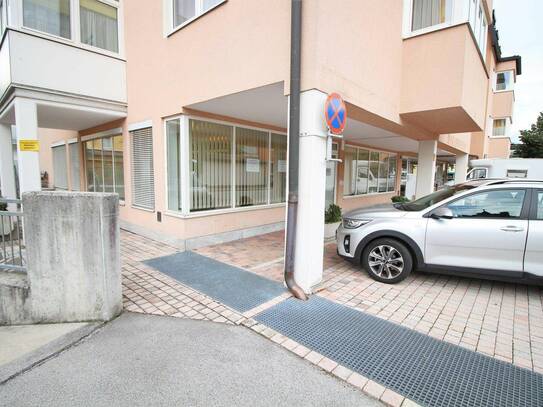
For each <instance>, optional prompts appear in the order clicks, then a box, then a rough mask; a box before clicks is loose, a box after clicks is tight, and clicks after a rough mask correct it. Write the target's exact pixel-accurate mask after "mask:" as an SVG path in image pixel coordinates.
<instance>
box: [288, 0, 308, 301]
mask: <svg viewBox="0 0 543 407" xmlns="http://www.w3.org/2000/svg"><path fill="white" fill-rule="evenodd" d="M290 23H291V25H290V103H289V130H288V168H289V170H288V191H289V193H288V206H287V236H286V243H285V246H286V248H285V270H284V277H285V284H286V286H287V288H288V290H289V291H290V292H291V293H292V295H293V296H294V297H295V298H297V299H299V300H304V301H305V300H307V295H306V294H305V292H304V290H302V289H301V288H300V286H298V284H296V281H295V280H294V260H295V258H296V223H297V219H298V160H299V157H300V153H299V151H300V76H301V48H302V41H301V36H302V0H291V21H290Z"/></svg>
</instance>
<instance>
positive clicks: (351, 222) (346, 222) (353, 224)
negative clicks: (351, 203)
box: [343, 219, 371, 229]
mask: <svg viewBox="0 0 543 407" xmlns="http://www.w3.org/2000/svg"><path fill="white" fill-rule="evenodd" d="M370 222H371V220H368V219H343V227H344V228H345V229H356V228H359V227H360V226H364V225H366V224H368V223H370Z"/></svg>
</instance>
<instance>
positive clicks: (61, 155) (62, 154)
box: [51, 144, 68, 189]
mask: <svg viewBox="0 0 543 407" xmlns="http://www.w3.org/2000/svg"><path fill="white" fill-rule="evenodd" d="M51 149H52V152H53V184H54V187H55V188H56V189H68V169H67V168H68V162H67V160H66V144H62V145H59V146H54V147H52V148H51Z"/></svg>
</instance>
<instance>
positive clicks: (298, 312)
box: [255, 296, 543, 407]
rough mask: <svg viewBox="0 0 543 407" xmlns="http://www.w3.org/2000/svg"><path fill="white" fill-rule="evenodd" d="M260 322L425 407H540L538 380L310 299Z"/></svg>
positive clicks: (277, 309)
mask: <svg viewBox="0 0 543 407" xmlns="http://www.w3.org/2000/svg"><path fill="white" fill-rule="evenodd" d="M255 319H256V320H258V321H259V322H260V323H262V324H265V325H267V326H269V327H270V328H272V329H274V330H276V331H278V332H280V333H281V334H283V335H285V336H287V337H289V338H291V339H293V340H295V341H297V342H299V343H301V344H302V345H304V346H306V347H308V348H310V349H312V350H314V351H316V352H319V353H320V354H322V355H324V356H326V357H328V358H330V359H332V360H334V361H336V362H338V363H340V364H342V365H344V366H346V367H348V368H350V369H351V370H353V371H355V372H358V373H360V374H362V375H364V376H366V377H368V378H370V379H372V380H375V381H377V382H379V383H381V384H382V385H384V386H386V387H388V388H390V389H392V390H394V391H396V392H398V393H400V394H402V395H404V396H405V397H407V398H410V399H411V400H413V401H416V402H417V403H419V404H422V405H426V406H492V407H497V406H523V407H528V406H539V407H540V406H543V375H540V374H537V373H534V372H531V371H529V370H527V369H522V368H519V367H516V366H513V365H511V364H509V363H506V362H502V361H499V360H497V359H493V358H491V357H488V356H485V355H481V354H479V353H476V352H472V351H470V350H467V349H464V348H461V347H459V346H456V345H452V344H449V343H446V342H443V341H439V340H437V339H434V338H431V337H429V336H427V335H424V334H421V333H419V332H416V331H413V330H411V329H408V328H404V327H402V326H399V325H396V324H394V323H391V322H388V321H385V320H382V319H379V318H377V317H374V316H371V315H367V314H365V313H362V312H360V311H357V310H354V309H352V308H349V307H346V306H343V305H340V304H336V303H333V302H331V301H328V300H325V299H323V298H320V297H317V296H313V297H312V298H311V299H310V300H309V301H307V302H301V301H297V300H294V299H289V300H286V301H283V302H282V303H279V304H278V305H276V306H274V307H272V308H270V309H268V310H266V311H264V312H262V313H260V314H259V315H257V316H256V317H255Z"/></svg>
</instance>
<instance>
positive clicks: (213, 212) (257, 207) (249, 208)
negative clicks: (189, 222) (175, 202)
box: [164, 202, 286, 219]
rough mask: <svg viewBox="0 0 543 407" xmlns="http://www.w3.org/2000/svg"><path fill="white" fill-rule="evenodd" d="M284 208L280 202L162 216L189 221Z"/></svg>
mask: <svg viewBox="0 0 543 407" xmlns="http://www.w3.org/2000/svg"><path fill="white" fill-rule="evenodd" d="M284 206H286V203H285V202H282V203H277V204H270V205H255V206H246V207H241V208H227V209H213V210H209V211H198V212H193V213H189V214H186V215H185V214H182V213H181V212H176V211H172V210H167V211H164V215H165V216H169V217H172V218H179V219H191V218H203V217H206V216H217V215H226V214H229V213H239V212H250V211H258V210H266V209H274V208H282V207H284Z"/></svg>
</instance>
